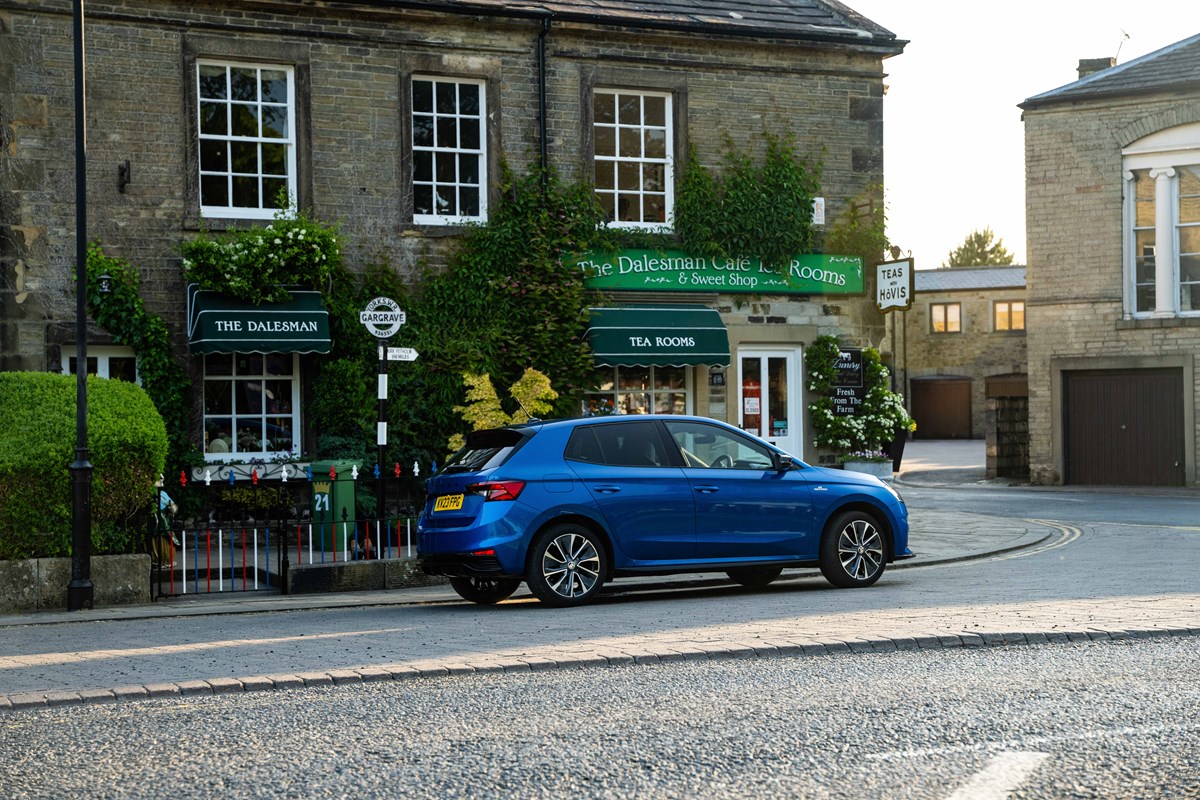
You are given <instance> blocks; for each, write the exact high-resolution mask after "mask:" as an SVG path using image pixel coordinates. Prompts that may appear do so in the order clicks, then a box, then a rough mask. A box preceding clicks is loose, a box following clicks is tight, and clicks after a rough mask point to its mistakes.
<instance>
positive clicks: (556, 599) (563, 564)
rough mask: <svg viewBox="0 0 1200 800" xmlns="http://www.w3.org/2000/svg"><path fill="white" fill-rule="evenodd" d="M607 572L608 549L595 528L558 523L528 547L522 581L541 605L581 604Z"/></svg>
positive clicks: (563, 606)
mask: <svg viewBox="0 0 1200 800" xmlns="http://www.w3.org/2000/svg"><path fill="white" fill-rule="evenodd" d="M607 575H608V553H607V551H606V550H605V549H604V543H603V542H602V541H601V540H600V537H599V536H597V535H596V533H595V532H593V531H592V530H590V529H589V528H586V527H584V526H583V525H576V524H574V523H562V524H558V525H554V526H552V527H550V528H547V529H546V530H545V531H543V532H542V533H541V534H540V535H539V536H538V537H537V538H536V539H534V542H533V547H532V548H530V551H529V566H528V571H527V572H526V574H525V582H526V583H527V584H529V591H531V592H533V595H534V597H536V598H537V599H538V600H540V601H542V603H544V604H545V605H548V606H553V607H555V608H566V607H568V606H578V605H582V604H584V603H586V602H588V601H589V600H591V599H592V598H594V597H595V596H596V595H597V594H598V593H599V591H600V587H601V586H603V585H604V580H605V577H606V576H607Z"/></svg>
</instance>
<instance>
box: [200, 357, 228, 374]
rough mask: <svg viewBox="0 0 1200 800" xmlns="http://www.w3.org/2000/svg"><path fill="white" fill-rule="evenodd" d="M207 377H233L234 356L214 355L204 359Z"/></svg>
mask: <svg viewBox="0 0 1200 800" xmlns="http://www.w3.org/2000/svg"><path fill="white" fill-rule="evenodd" d="M204 374H205V375H232V374H233V356H231V355H229V354H228V353H214V354H213V355H210V356H205V357H204Z"/></svg>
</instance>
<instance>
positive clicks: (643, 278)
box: [574, 250, 864, 294]
mask: <svg viewBox="0 0 1200 800" xmlns="http://www.w3.org/2000/svg"><path fill="white" fill-rule="evenodd" d="M574 266H577V267H579V268H580V269H582V270H584V271H585V273H586V278H585V279H584V282H585V284H586V285H587V286H588V288H590V289H617V290H626V291H638V292H704V291H709V292H751V293H754V294H862V293H863V291H864V288H863V267H862V259H861V258H859V257H858V256H837V255H825V254H815V253H810V254H805V255H798V256H793V257H792V260H791V263H790V264H788V267H787V269H786V270H784V271H783V272H781V271H779V270H776V269H772V268H771V267H767V266H764V265H763V263H762V260H761V259H758V258H750V257H740V258H701V257H699V256H691V255H688V254H686V253H683V252H681V251H678V250H618V251H616V252H603V251H591V252H588V253H586V254H584V256H583V257H582V258H580V259H578V260H576V261H575V262H574Z"/></svg>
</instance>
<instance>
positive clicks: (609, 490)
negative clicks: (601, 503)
mask: <svg viewBox="0 0 1200 800" xmlns="http://www.w3.org/2000/svg"><path fill="white" fill-rule="evenodd" d="M592 488H593V489H595V490H596V491H597V492H601V493H603V494H616V493H617V492H619V491H621V487H620V486H608V485H603V486H593V487H592Z"/></svg>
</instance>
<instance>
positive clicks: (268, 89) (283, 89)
mask: <svg viewBox="0 0 1200 800" xmlns="http://www.w3.org/2000/svg"><path fill="white" fill-rule="evenodd" d="M260 99H261V100H262V101H263V102H264V103H284V104H286V103H287V101H288V96H287V73H286V72H284V71H283V70H279V69H264V70H263V71H262V97H261V98H260Z"/></svg>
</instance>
